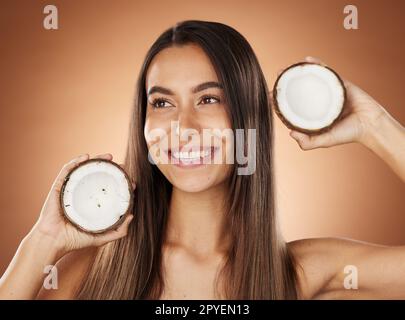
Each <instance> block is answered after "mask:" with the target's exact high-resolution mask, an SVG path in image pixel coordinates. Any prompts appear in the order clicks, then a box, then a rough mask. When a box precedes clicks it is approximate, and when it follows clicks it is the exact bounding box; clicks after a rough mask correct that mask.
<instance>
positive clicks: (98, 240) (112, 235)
mask: <svg viewBox="0 0 405 320" xmlns="http://www.w3.org/2000/svg"><path fill="white" fill-rule="evenodd" d="M133 218H134V215H132V214H130V215H128V216H127V217H126V218H125V220H124V222H123V223H122V224H121V225H120V226H119V227H118V229H116V230H111V231H108V232H107V233H105V234H103V235H98V236H96V237H95V241H94V244H95V245H96V246H101V245H103V244H105V243H108V242H111V241H114V240H118V239H121V238H123V237H125V236H126V235H127V234H128V228H129V224H130V223H131V221H132V219H133Z"/></svg>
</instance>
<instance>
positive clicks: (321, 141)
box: [290, 130, 335, 150]
mask: <svg viewBox="0 0 405 320" xmlns="http://www.w3.org/2000/svg"><path fill="white" fill-rule="evenodd" d="M290 136H291V137H292V138H294V139H295V140H296V141H297V142H298V144H299V146H300V148H301V149H302V150H311V149H316V148H327V147H331V146H333V145H334V144H335V143H334V142H333V141H334V139H333V136H332V134H331V133H330V132H325V133H322V134H319V135H312V136H311V135H308V134H305V133H302V132H298V131H295V130H291V131H290Z"/></svg>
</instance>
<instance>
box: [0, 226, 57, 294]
mask: <svg viewBox="0 0 405 320" xmlns="http://www.w3.org/2000/svg"><path fill="white" fill-rule="evenodd" d="M59 257H60V255H59V250H58V249H57V248H56V247H55V245H54V243H53V241H52V240H51V239H49V238H47V237H46V236H43V235H39V234H38V233H36V232H31V233H30V234H28V235H27V236H26V237H25V238H24V239H23V241H22V242H21V244H20V246H19V247H18V250H17V252H16V254H15V255H14V258H13V260H12V261H11V263H10V265H9V267H8V268H7V270H6V272H5V273H4V275H3V276H2V278H1V279H0V299H35V298H36V296H37V294H38V292H39V290H40V288H41V286H42V284H43V281H44V278H45V276H46V274H44V269H45V267H46V266H47V265H54V264H55V263H56V261H57V260H58V259H59Z"/></svg>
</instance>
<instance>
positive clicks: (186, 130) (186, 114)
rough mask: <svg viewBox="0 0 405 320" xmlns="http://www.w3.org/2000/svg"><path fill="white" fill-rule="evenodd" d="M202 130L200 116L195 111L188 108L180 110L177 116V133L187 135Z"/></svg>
mask: <svg viewBox="0 0 405 320" xmlns="http://www.w3.org/2000/svg"><path fill="white" fill-rule="evenodd" d="M200 132H201V126H200V124H199V122H198V116H197V115H196V114H195V111H193V110H190V109H187V110H180V111H179V112H178V116H177V124H176V132H175V133H176V134H177V135H178V136H180V137H182V136H183V137H187V136H191V135H195V134H199V133H200Z"/></svg>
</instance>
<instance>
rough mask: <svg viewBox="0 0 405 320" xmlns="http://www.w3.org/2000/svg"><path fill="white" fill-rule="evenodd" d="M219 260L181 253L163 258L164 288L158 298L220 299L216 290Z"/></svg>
mask: <svg viewBox="0 0 405 320" xmlns="http://www.w3.org/2000/svg"><path fill="white" fill-rule="evenodd" d="M220 266H221V262H220V260H218V259H216V258H215V257H212V258H210V259H194V258H191V257H188V256H185V255H181V254H172V255H166V256H164V259H163V270H164V282H165V284H164V290H163V294H162V296H161V297H160V299H191V300H193V299H201V300H206V299H213V300H215V299H220V296H219V295H220V293H218V292H216V291H217V289H216V288H217V287H218V285H217V283H218V281H217V280H218V275H219V271H220Z"/></svg>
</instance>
